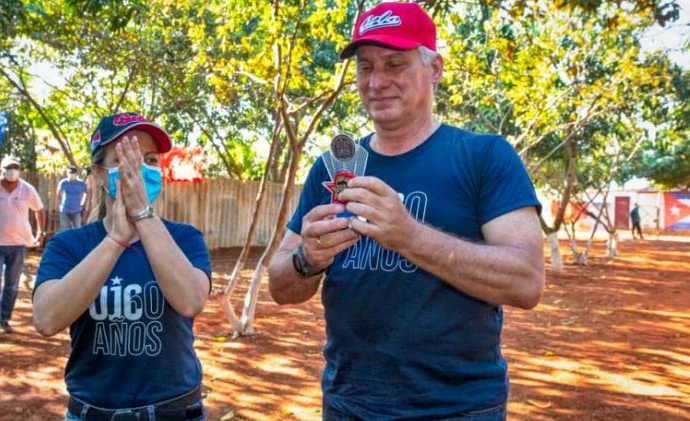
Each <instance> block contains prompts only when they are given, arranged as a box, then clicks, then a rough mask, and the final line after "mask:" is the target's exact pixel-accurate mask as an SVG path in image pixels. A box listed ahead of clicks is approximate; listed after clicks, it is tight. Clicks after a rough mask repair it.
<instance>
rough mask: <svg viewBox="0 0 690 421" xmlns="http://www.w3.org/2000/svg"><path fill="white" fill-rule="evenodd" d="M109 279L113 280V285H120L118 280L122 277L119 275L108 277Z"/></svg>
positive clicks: (120, 280)
mask: <svg viewBox="0 0 690 421" xmlns="http://www.w3.org/2000/svg"><path fill="white" fill-rule="evenodd" d="M110 280H111V281H113V285H120V282H122V278H120V277H119V276H116V277H114V278H110Z"/></svg>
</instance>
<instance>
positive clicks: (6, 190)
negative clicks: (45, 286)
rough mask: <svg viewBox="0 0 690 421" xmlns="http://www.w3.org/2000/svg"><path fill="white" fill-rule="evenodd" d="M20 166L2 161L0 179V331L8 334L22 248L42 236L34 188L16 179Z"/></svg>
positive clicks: (40, 212) (41, 214)
mask: <svg viewBox="0 0 690 421" xmlns="http://www.w3.org/2000/svg"><path fill="white" fill-rule="evenodd" d="M20 172H21V166H20V164H19V161H17V160H16V159H13V158H9V157H7V158H5V159H3V161H2V179H1V180H0V221H2V223H1V224H0V275H2V274H3V270H2V268H3V266H4V276H2V280H3V281H4V282H3V284H4V285H2V289H1V290H0V329H2V330H3V331H4V332H5V333H12V327H11V326H10V319H11V317H12V310H13V309H14V303H15V301H16V300H17V287H18V285H19V277H20V275H21V273H22V270H23V269H24V256H25V255H26V248H27V247H33V246H35V245H36V244H37V243H38V242H39V241H40V239H41V237H42V236H43V226H44V222H45V212H44V211H43V202H42V201H41V197H40V196H39V195H38V193H37V192H36V189H35V188H34V187H33V186H32V185H31V184H29V183H27V182H26V181H24V180H22V179H21V178H19V175H20ZM29 209H31V210H32V211H33V212H34V218H35V220H36V230H37V232H36V236H35V237H34V236H33V234H32V233H31V224H29Z"/></svg>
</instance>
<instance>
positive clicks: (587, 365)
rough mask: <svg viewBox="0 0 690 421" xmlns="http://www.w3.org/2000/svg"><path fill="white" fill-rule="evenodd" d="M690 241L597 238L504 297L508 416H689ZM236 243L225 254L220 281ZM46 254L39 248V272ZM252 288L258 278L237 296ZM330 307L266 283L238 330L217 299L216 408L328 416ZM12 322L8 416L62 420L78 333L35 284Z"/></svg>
mask: <svg viewBox="0 0 690 421" xmlns="http://www.w3.org/2000/svg"><path fill="white" fill-rule="evenodd" d="M689 249H690V243H688V242H672V241H643V242H642V241H641V242H632V241H625V242H623V243H622V244H621V247H620V252H621V256H620V258H619V259H616V260H613V261H609V260H608V259H606V258H605V257H603V256H604V254H605V252H604V249H603V243H597V244H596V245H595V249H594V257H593V258H592V259H591V262H590V266H588V267H577V266H573V265H567V266H566V269H565V270H564V271H563V272H562V273H555V272H553V271H548V273H547V287H546V291H545V293H544V297H543V299H542V301H541V303H540V304H539V306H538V307H537V308H536V309H534V310H532V311H523V310H517V309H512V308H506V318H505V328H504V345H503V352H504V354H505V356H506V358H507V359H508V362H509V366H510V377H511V395H510V404H509V417H508V419H509V420H521V421H522V420H524V421H533V420H536V421H539V420H609V421H619V420H620V421H622V420H626V421H628V420H632V421H637V420H643V421H650V420H663V421H666V420H690V306H689V304H690V288H689V286H690V259H689V258H688V256H690V250H689ZM563 251H564V253H566V254H567V251H566V250H565V248H564V249H563ZM237 254H238V250H236V249H231V250H222V251H219V252H217V253H214V256H213V260H214V264H215V265H214V270H215V271H216V273H217V275H216V279H215V280H216V283H217V285H218V284H219V283H220V282H221V280H220V277H219V276H218V274H224V273H227V272H228V271H229V270H230V269H231V267H232V265H233V263H234V260H235V258H236V256H237ZM38 259H39V256H38V254H36V253H32V254H31V255H30V256H29V260H28V272H29V273H31V274H34V273H35V270H36V265H37V263H38ZM243 275H244V276H248V275H249V272H248V271H246V272H245V273H243ZM245 290H246V283H245V284H244V285H243V287H242V288H240V289H239V290H238V291H237V294H236V297H235V298H236V299H235V304H236V305H237V306H238V307H239V306H240V305H241V300H242V294H243V293H244V291H245ZM322 313H323V311H322V307H321V303H320V301H319V299H318V297H315V298H314V299H312V300H311V301H310V302H308V303H305V304H302V305H298V306H284V307H280V306H278V305H276V304H274V303H273V302H272V301H271V300H270V298H269V296H268V293H267V291H266V288H264V289H263V290H262V293H261V296H260V300H259V304H258V311H257V321H256V328H257V330H258V335H256V336H253V337H247V338H238V339H233V338H231V337H228V336H227V334H226V333H227V331H228V329H229V327H228V326H227V324H226V323H225V322H224V321H223V314H222V310H221V306H220V301H219V297H214V298H213V299H212V300H211V301H210V302H209V303H208V305H207V306H206V309H205V310H204V312H203V313H202V314H201V315H200V317H199V318H198V319H197V323H196V333H197V339H198V340H197V342H196V347H197V351H198V353H199V356H200V358H201V360H202V364H203V366H204V386H205V393H206V405H207V407H208V409H209V412H210V417H209V419H210V420H212V421H217V420H222V421H228V420H231V419H234V420H319V419H320V417H321V392H320V389H319V374H320V371H321V366H322V364H323V360H322V357H321V347H322V346H323V343H324V328H323V317H322ZM14 326H15V330H16V332H15V333H13V334H11V335H3V336H0V420H2V421H6V420H7V421H9V420H12V421H14V420H22V421H51V420H61V419H62V418H61V414H63V413H64V408H65V402H66V395H65V388H64V384H63V378H62V376H63V369H64V366H65V363H66V361H67V354H68V350H69V337H68V335H67V333H61V334H59V335H56V336H54V337H51V338H43V337H41V336H39V335H38V334H37V333H36V332H35V330H34V329H33V328H32V327H31V306H30V291H29V286H28V285H26V284H23V285H22V286H21V292H20V296H19V299H18V302H17V309H16V312H15V316H14Z"/></svg>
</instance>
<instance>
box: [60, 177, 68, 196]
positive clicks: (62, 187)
mask: <svg viewBox="0 0 690 421" xmlns="http://www.w3.org/2000/svg"><path fill="white" fill-rule="evenodd" d="M66 181H67V180H66V179H64V178H63V179H62V180H60V182H59V183H58V193H59V192H61V191H64V190H63V189H64V188H65V182H66Z"/></svg>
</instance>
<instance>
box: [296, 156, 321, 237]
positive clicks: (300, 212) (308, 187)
mask: <svg viewBox="0 0 690 421" xmlns="http://www.w3.org/2000/svg"><path fill="white" fill-rule="evenodd" d="M327 179H328V171H326V166H325V165H324V163H323V158H321V157H319V158H318V159H317V160H316V162H314V165H312V167H311V169H310V170H309V174H308V175H307V180H306V181H305V182H304V188H303V189H302V194H301V195H300V197H299V202H298V204H297V208H296V209H295V212H294V213H293V214H292V218H290V221H289V222H288V224H287V227H288V229H289V230H290V231H292V232H294V233H296V234H300V233H301V232H302V218H304V215H306V214H307V213H309V211H310V210H312V209H313V208H314V207H315V206H318V205H321V204H325V203H328V198H327V196H326V195H324V192H326V190H325V189H324V187H323V185H322V182H323V181H325V180H327Z"/></svg>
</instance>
